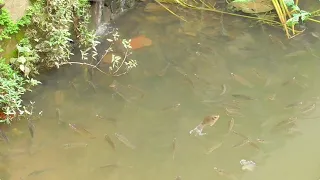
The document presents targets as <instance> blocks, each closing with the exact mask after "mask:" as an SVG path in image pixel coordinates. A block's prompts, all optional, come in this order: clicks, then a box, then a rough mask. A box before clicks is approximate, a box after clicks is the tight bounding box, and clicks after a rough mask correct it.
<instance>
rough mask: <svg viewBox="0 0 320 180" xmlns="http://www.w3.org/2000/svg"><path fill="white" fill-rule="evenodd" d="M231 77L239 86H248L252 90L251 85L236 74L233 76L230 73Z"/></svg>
mask: <svg viewBox="0 0 320 180" xmlns="http://www.w3.org/2000/svg"><path fill="white" fill-rule="evenodd" d="M231 76H232V77H233V78H234V79H235V80H236V81H238V82H239V83H240V84H242V85H244V86H248V87H249V88H253V84H251V83H250V82H249V81H248V80H246V79H244V78H243V77H241V76H239V75H237V74H234V73H231Z"/></svg>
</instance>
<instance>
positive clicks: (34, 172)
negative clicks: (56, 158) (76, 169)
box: [28, 168, 53, 177]
mask: <svg viewBox="0 0 320 180" xmlns="http://www.w3.org/2000/svg"><path fill="white" fill-rule="evenodd" d="M52 169H53V168H47V169H42V170H37V171H33V172H31V173H30V174H28V177H30V176H37V175H39V174H42V173H44V172H47V171H49V170H52Z"/></svg>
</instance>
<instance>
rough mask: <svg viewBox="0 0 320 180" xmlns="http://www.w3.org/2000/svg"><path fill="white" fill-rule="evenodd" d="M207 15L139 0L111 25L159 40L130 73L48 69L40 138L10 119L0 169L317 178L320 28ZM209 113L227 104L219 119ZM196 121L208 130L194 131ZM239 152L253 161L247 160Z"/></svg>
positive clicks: (41, 92)
mask: <svg viewBox="0 0 320 180" xmlns="http://www.w3.org/2000/svg"><path fill="white" fill-rule="evenodd" d="M204 19H205V20H203V21H198V20H196V19H192V17H190V20H191V21H190V22H189V23H184V22H180V21H179V20H178V19H176V18H175V17H173V16H172V15H170V14H168V13H166V12H157V13H156V14H155V13H146V12H144V10H143V8H137V9H136V10H134V11H131V12H128V14H126V15H125V16H123V17H120V19H118V21H117V23H116V24H115V26H116V27H117V28H119V30H120V34H122V36H123V37H125V38H133V37H136V36H139V35H145V36H146V37H148V38H150V39H151V40H152V45H151V46H149V47H144V48H141V49H136V50H134V52H133V56H134V58H135V59H137V60H138V63H139V66H138V67H137V68H135V69H134V70H132V71H131V72H130V74H128V75H126V76H122V77H117V78H111V77H108V76H105V75H102V74H100V73H98V72H97V73H95V74H94V75H93V76H92V78H91V79H89V80H90V81H88V79H87V78H86V77H87V76H86V75H85V74H84V71H83V67H81V66H78V65H72V66H69V67H61V68H60V69H59V70H57V71H54V72H50V73H48V74H47V75H43V77H41V78H42V79H41V80H42V82H43V85H41V86H40V87H38V88H37V89H35V90H34V93H32V94H31V95H30V97H28V98H29V99H30V100H32V101H35V102H36V104H35V108H36V110H37V111H43V116H42V117H41V118H40V120H35V121H34V125H35V129H34V130H35V132H34V138H33V139H31V138H30V137H29V136H28V133H29V132H28V127H27V124H26V122H24V121H21V122H19V123H18V124H17V125H15V126H12V127H11V128H9V129H8V131H7V135H8V137H9V139H10V144H5V142H1V143H2V145H1V147H0V149H1V151H0V152H1V153H2V154H1V159H0V160H1V162H0V163H1V164H0V165H1V166H0V171H2V172H9V173H10V177H0V178H1V179H12V180H17V179H20V178H21V179H46V180H50V179H68V180H72V179H77V180H82V179H88V178H90V179H97V180H99V179H121V180H124V179H140V180H141V179H151V178H152V179H159V180H160V179H161V180H163V179H175V178H176V177H178V176H181V179H244V180H251V179H260V180H264V179H279V180H280V179H289V178H290V179H291V180H296V179H297V180H298V179H299V180H301V179H317V178H319V176H320V174H319V171H318V168H319V165H320V164H319V163H320V160H319V158H320V155H319V153H317V152H319V149H320V146H319V144H318V143H316V142H317V139H316V138H317V137H318V136H319V135H320V134H319V133H320V131H318V129H317V128H316V127H318V125H319V118H318V117H319V112H318V110H317V105H318V101H319V89H320V84H319V82H318V78H317V77H319V75H320V71H318V69H319V64H320V59H319V56H320V54H319V53H318V52H317V51H315V49H318V48H320V42H319V39H316V38H315V37H313V36H312V35H311V32H310V31H307V32H305V33H304V34H303V35H301V36H298V37H297V38H295V39H291V40H285V39H284V35H283V32H281V31H280V30H275V29H273V28H270V27H267V26H261V25H252V24H251V23H252V22H248V21H245V20H243V19H239V18H234V17H229V16H224V17H223V22H222V20H221V16H220V15H216V14H209V15H208V16H207V17H205V18H204ZM103 46H104V43H102V46H101V47H100V48H101V49H103V48H104V47H103ZM75 54H76V55H75V56H74V57H73V61H77V60H78V59H80V53H79V52H75ZM114 80H116V81H114ZM112 83H116V86H117V87H118V89H117V90H118V91H114V89H112V88H110V84H112ZM128 85H129V86H128ZM31 96H32V97H31ZM210 115H220V118H219V119H218V120H217V121H216V122H215V123H214V125H213V126H210V125H211V124H210V122H207V121H205V120H204V118H205V117H206V116H210ZM211 123H212V122H211ZM199 124H200V125H203V126H204V129H203V132H204V133H206V135H204V136H195V135H190V134H189V131H190V130H191V129H193V128H195V127H196V126H197V125H199ZM241 159H245V160H248V161H251V160H252V161H254V162H255V163H256V165H257V166H256V168H255V169H254V171H252V172H250V171H243V170H242V169H241V168H242V167H241V164H240V163H239V162H240V160H241ZM0 174H1V173H0ZM2 174H3V173H2ZM8 176H9V175H8Z"/></svg>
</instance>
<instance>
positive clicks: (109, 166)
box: [100, 164, 119, 168]
mask: <svg viewBox="0 0 320 180" xmlns="http://www.w3.org/2000/svg"><path fill="white" fill-rule="evenodd" d="M117 167H119V165H118V164H106V165H104V166H100V168H117Z"/></svg>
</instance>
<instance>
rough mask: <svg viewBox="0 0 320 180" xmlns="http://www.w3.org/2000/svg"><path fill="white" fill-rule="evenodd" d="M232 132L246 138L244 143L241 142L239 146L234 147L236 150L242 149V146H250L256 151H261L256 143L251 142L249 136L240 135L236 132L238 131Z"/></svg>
mask: <svg viewBox="0 0 320 180" xmlns="http://www.w3.org/2000/svg"><path fill="white" fill-rule="evenodd" d="M232 132H233V133H234V134H236V135H238V136H240V137H242V138H244V140H243V141H242V142H240V143H239V144H236V145H234V146H233V147H234V148H236V147H241V146H243V145H246V144H249V145H250V146H252V147H254V148H255V149H257V150H260V147H259V146H258V145H257V144H256V143H254V142H253V141H251V140H250V139H249V138H248V137H247V136H245V135H243V134H240V133H238V132H236V131H232Z"/></svg>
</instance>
